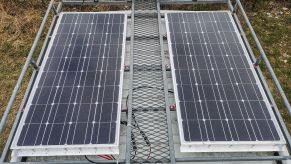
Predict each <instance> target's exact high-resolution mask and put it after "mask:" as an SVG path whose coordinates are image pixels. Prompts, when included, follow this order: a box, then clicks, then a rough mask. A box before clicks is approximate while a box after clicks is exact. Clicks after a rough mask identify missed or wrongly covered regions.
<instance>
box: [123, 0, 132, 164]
mask: <svg viewBox="0 0 291 164" xmlns="http://www.w3.org/2000/svg"><path fill="white" fill-rule="evenodd" d="M130 22H131V33H130V71H129V84H128V110H127V112H128V113H127V116H128V118H127V133H126V154H125V162H126V163H127V164H130V158H131V120H132V81H133V47H134V45H133V42H134V0H132V5H131V20H130Z"/></svg>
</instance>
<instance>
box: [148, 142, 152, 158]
mask: <svg viewBox="0 0 291 164" xmlns="http://www.w3.org/2000/svg"><path fill="white" fill-rule="evenodd" d="M149 147H150V151H149V155H148V158H147V159H149V158H150V156H151V153H152V147H151V145H149Z"/></svg>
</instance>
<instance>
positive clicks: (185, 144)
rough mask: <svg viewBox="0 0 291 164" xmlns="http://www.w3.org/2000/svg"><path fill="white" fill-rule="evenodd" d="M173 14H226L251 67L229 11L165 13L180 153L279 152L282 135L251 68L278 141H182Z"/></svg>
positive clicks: (255, 74)
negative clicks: (278, 138) (170, 18)
mask: <svg viewBox="0 0 291 164" xmlns="http://www.w3.org/2000/svg"><path fill="white" fill-rule="evenodd" d="M173 13H227V15H228V16H229V18H230V20H231V23H232V25H233V27H234V30H235V33H236V35H237V37H238V39H239V43H240V44H241V47H242V48H243V52H244V55H246V58H247V61H248V64H249V65H250V66H251V65H253V63H252V61H251V59H250V56H249V53H248V51H247V49H246V46H245V44H244V42H243V40H242V38H241V37H240V35H239V34H240V33H239V30H238V28H237V26H236V24H235V22H234V19H233V18H232V15H231V12H230V11H223V10H222V11H169V12H165V24H166V31H167V40H168V46H169V56H170V64H171V68H172V69H171V74H172V81H173V88H174V95H175V102H176V111H177V122H178V129H179V137H180V141H181V147H180V150H181V152H252V151H253V152H254V151H262V152H264V151H280V150H282V147H283V146H284V145H285V144H286V142H285V139H284V136H283V133H282V131H281V129H280V126H279V124H278V122H277V119H276V117H275V115H274V113H273V111H272V106H271V104H270V102H269V100H268V98H267V96H266V93H265V91H264V89H263V86H262V84H261V82H260V80H259V77H258V75H257V73H256V71H255V69H254V67H251V71H252V74H253V75H254V76H255V80H256V83H257V84H259V85H258V86H259V90H260V93H261V94H262V96H263V100H264V101H265V102H266V105H267V108H268V112H269V114H270V116H271V119H272V120H273V122H274V125H275V128H276V130H277V132H278V135H279V137H280V140H279V141H190V142H189V141H185V139H184V134H185V133H184V129H183V125H182V114H181V110H180V104H179V95H178V88H177V81H176V80H177V78H176V73H175V67H174V59H173V58H174V57H173V49H172V44H171V43H172V42H171V35H170V28H169V18H168V14H173Z"/></svg>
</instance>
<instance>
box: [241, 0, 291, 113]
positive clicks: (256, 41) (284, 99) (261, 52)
mask: <svg viewBox="0 0 291 164" xmlns="http://www.w3.org/2000/svg"><path fill="white" fill-rule="evenodd" d="M236 3H237V5H238V7H239V9H240V11H241V14H242V16H243V18H244V20H245V22H246V25H247V26H248V28H249V30H250V32H251V34H252V37H253V39H254V40H255V43H256V46H257V48H258V50H259V52H260V54H261V56H262V60H263V61H264V62H265V64H266V66H267V69H268V71H269V73H270V75H271V77H272V79H273V81H274V83H275V86H276V88H277V89H278V91H279V94H280V96H281V98H282V99H283V102H284V105H285V107H286V108H287V112H288V114H289V116H291V106H290V104H289V101H288V99H287V97H286V95H285V93H284V90H283V89H282V87H281V85H280V82H279V80H278V79H277V77H276V75H275V72H274V70H273V68H272V66H271V64H270V62H269V60H268V58H267V56H266V54H265V51H264V50H263V47H262V45H261V44H260V41H259V39H258V38H257V36H256V34H255V31H254V29H253V27H252V25H251V23H250V21H249V19H248V17H247V15H246V13H245V11H244V9H243V6H242V4H241V3H240V0H236Z"/></svg>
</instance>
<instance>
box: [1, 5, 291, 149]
mask: <svg viewBox="0 0 291 164" xmlns="http://www.w3.org/2000/svg"><path fill="white" fill-rule="evenodd" d="M44 2H45V3H42V1H39V0H30V1H10V0H0V57H1V60H0V117H2V114H3V112H4V110H5V107H6V106H7V103H8V100H9V98H10V95H11V94H12V90H13V88H14V86H15V84H16V81H17V79H18V76H19V74H20V72H21V69H22V67H23V65H24V62H25V57H26V56H27V54H28V52H29V50H30V48H31V45H32V43H33V40H34V37H35V35H36V33H37V31H38V28H39V25H40V22H41V21H42V16H43V15H44V12H45V11H46V7H47V2H46V1H44ZM244 2H245V3H244V5H245V6H246V10H247V13H248V16H249V18H250V21H251V23H252V25H253V27H254V29H255V31H256V33H257V35H258V37H259V39H260V41H261V43H262V45H263V47H264V49H265V51H266V54H267V56H268V58H269V60H270V62H271V64H272V66H273V69H274V71H275V73H276V75H277V77H278V79H279V80H280V82H281V84H282V87H283V89H284V90H285V93H286V94H287V97H288V99H289V100H291V71H290V69H291V39H290V38H291V14H290V12H291V10H290V7H291V6H290V2H287V1H286V2H285V1H275V0H272V1H271V0H259V1H258V3H257V4H256V5H255V7H253V4H252V3H250V2H247V1H246V0H245V1H244ZM221 8H222V9H225V7H224V6H215V7H207V9H209V10H215V9H216V10H217V9H221ZM286 8H287V10H286ZM66 9H67V8H66ZM88 9H89V10H90V11H108V10H120V9H127V10H128V9H129V7H127V6H125V7H124V6H113V7H108V6H96V7H77V8H68V9H67V10H71V11H74V10H79V11H80V10H81V11H82V10H83V11H85V10H88ZM164 9H184V10H205V6H204V7H203V6H202V7H197V6H193V5H180V6H177V5H173V6H168V7H167V8H165V7H164ZM246 34H247V36H248V37H249V38H251V37H250V33H249V32H248V31H246ZM43 37H44V35H43ZM250 41H251V42H250V43H251V45H252V46H254V42H253V41H252V40H250ZM39 50H40V48H38V50H37V52H39ZM255 53H256V55H258V52H257V51H255ZM36 54H37V53H36ZM261 68H262V69H263V72H264V75H265V77H266V79H267V81H268V84H269V86H270V89H271V91H272V92H273V93H274V95H275V99H276V102H277V105H278V106H279V108H280V109H281V112H282V115H283V117H284V119H285V121H286V124H287V125H288V128H289V129H291V119H290V117H289V116H288V115H287V113H286V111H284V106H283V104H282V102H281V101H280V97H279V95H278V93H276V89H275V87H274V84H273V83H272V81H271V78H270V76H269V75H268V73H267V72H266V68H265V67H264V64H261ZM31 72H32V69H30V70H29V73H28V74H27V75H26V77H25V80H24V82H23V85H22V87H21V89H20V94H19V95H18V97H17V99H16V102H15V105H14V107H13V109H12V111H11V113H10V115H9V118H8V121H7V124H6V126H5V127H6V128H5V130H4V132H3V133H2V134H1V136H0V152H2V149H3V147H4V144H5V143H6V139H7V137H8V135H9V131H10V128H11V126H12V124H13V121H14V118H15V115H16V113H17V110H18V106H19V104H20V102H21V100H22V96H23V94H24V92H25V89H26V86H27V84H28V81H29V77H30V76H29V75H30V74H31Z"/></svg>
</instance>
